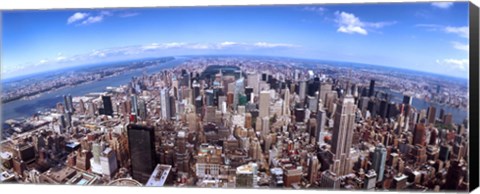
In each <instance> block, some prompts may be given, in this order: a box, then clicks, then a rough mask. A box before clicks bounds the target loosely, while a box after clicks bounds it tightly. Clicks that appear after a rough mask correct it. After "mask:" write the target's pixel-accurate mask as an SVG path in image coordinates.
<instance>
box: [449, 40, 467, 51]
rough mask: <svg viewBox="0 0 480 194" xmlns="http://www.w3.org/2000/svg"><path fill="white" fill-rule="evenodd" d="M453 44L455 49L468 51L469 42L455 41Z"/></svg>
mask: <svg viewBox="0 0 480 194" xmlns="http://www.w3.org/2000/svg"><path fill="white" fill-rule="evenodd" d="M452 45H453V48H455V49H458V50H462V51H467V52H468V44H462V43H460V42H456V41H453V42H452Z"/></svg>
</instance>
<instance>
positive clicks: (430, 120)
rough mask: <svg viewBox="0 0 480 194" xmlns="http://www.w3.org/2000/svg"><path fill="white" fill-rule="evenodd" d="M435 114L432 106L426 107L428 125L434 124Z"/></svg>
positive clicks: (435, 109) (435, 110)
mask: <svg viewBox="0 0 480 194" xmlns="http://www.w3.org/2000/svg"><path fill="white" fill-rule="evenodd" d="M436 112H437V108H435V107H434V106H430V107H428V110H427V119H428V123H429V124H432V125H433V124H435V115H436Z"/></svg>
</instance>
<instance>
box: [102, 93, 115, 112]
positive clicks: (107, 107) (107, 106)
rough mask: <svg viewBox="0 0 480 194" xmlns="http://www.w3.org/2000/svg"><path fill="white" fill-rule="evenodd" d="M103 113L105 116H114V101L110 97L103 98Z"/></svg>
mask: <svg viewBox="0 0 480 194" xmlns="http://www.w3.org/2000/svg"><path fill="white" fill-rule="evenodd" d="M102 101H103V111H104V114H105V115H110V116H113V107H112V99H111V97H110V96H102Z"/></svg>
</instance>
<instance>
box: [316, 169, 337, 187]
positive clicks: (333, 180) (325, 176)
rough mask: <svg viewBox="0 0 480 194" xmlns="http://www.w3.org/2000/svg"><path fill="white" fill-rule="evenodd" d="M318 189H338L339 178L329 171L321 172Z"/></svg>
mask: <svg viewBox="0 0 480 194" xmlns="http://www.w3.org/2000/svg"><path fill="white" fill-rule="evenodd" d="M320 187H322V188H328V189H340V178H339V177H338V176H337V175H336V174H335V173H333V172H332V171H330V170H326V171H323V173H322V178H321V180H320Z"/></svg>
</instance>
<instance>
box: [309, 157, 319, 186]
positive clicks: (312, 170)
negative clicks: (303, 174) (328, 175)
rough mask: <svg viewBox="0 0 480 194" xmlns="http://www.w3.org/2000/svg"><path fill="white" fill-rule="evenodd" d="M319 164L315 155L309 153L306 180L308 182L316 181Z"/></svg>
mask: <svg viewBox="0 0 480 194" xmlns="http://www.w3.org/2000/svg"><path fill="white" fill-rule="evenodd" d="M319 165H320V164H319V162H318V158H317V156H316V155H313V154H312V155H310V156H309V158H308V181H309V182H310V184H314V183H315V182H316V181H317V175H318V170H319V167H320V166H319Z"/></svg>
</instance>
